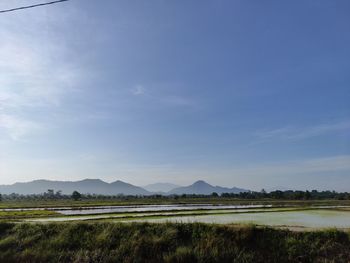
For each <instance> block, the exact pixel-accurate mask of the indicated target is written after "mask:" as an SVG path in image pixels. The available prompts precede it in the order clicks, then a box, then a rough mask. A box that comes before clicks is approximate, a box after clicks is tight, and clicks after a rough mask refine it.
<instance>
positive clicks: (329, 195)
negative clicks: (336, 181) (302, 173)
mask: <svg viewBox="0 0 350 263" xmlns="http://www.w3.org/2000/svg"><path fill="white" fill-rule="evenodd" d="M143 198H147V199H164V200H167V199H175V200H177V199H187V198H217V199H220V198H225V199H230V198H232V199H247V200H262V199H276V200H331V199H334V200H350V193H348V192H336V191H318V190H312V191H294V190H287V191H279V190H276V191H272V192H266V191H265V190H264V189H263V190H261V191H260V192H256V191H248V192H241V193H222V194H220V195H219V194H218V193H215V192H214V193H212V194H210V195H198V194H182V195H159V194H156V195H148V196H142V195H123V194H119V195H101V194H81V193H79V192H78V191H74V192H73V193H72V194H62V191H60V190H59V191H56V192H55V191H54V190H53V189H48V190H47V191H46V192H45V193H43V194H32V195H21V194H16V193H13V194H8V195H7V194H2V195H1V194H0V201H2V200H68V199H72V200H76V201H78V200H101V199H102V200H113V199H115V200H128V199H143Z"/></svg>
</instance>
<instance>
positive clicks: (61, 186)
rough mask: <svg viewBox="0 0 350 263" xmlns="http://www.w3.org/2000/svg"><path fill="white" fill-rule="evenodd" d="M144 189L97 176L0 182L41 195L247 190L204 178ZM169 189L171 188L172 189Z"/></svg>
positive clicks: (0, 188)
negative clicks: (202, 179) (82, 178)
mask: <svg viewBox="0 0 350 263" xmlns="http://www.w3.org/2000/svg"><path fill="white" fill-rule="evenodd" d="M145 188H147V189H144V188H142V187H139V186H135V185H132V184H128V183H125V182H122V181H115V182H113V183H106V182H104V181H102V180H100V179H85V180H81V181H75V182H71V181H50V180H35V181H32V182H27V183H15V184H12V185H0V193H1V194H12V193H16V194H24V195H27V194H43V193H45V192H47V190H48V189H53V190H54V191H55V192H57V191H62V194H68V195H69V194H72V193H73V191H78V192H80V193H82V194H101V195H118V194H124V195H152V194H163V195H171V194H179V195H180V194H202V195H210V194H212V193H213V192H216V193H218V194H222V193H240V192H247V191H249V190H245V189H240V188H236V187H233V188H226V187H221V186H212V185H210V184H208V183H206V182H204V181H197V182H195V183H194V184H192V185H189V186H185V187H179V186H178V185H175V184H170V183H156V184H150V185H147V186H145ZM171 189H172V190H171Z"/></svg>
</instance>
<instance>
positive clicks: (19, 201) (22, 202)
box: [0, 196, 350, 209]
mask: <svg viewBox="0 0 350 263" xmlns="http://www.w3.org/2000/svg"><path fill="white" fill-rule="evenodd" d="M146 204H154V205H156V204H226V205H229V204H231V205H245V204H256V205H259V204H260V205H264V204H265V205H274V206H275V205H277V206H279V205H281V206H287V205H288V206H289V205H292V206H310V205H350V200H335V199H324V200H278V199H269V198H265V199H239V198H232V197H212V196H205V197H198V196H194V197H189V196H186V197H174V196H173V197H164V196H161V197H153V196H152V197H136V196H132V197H115V198H114V197H108V198H102V197H101V198H87V197H84V196H83V197H82V199H80V200H78V201H74V200H73V199H72V198H71V196H69V198H67V199H57V198H55V199H51V198H46V199H45V198H43V199H35V198H33V197H21V198H11V199H9V198H3V201H2V202H1V203H0V209H1V208H45V207H76V208H79V207H86V206H108V205H146Z"/></svg>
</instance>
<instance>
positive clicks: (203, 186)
mask: <svg viewBox="0 0 350 263" xmlns="http://www.w3.org/2000/svg"><path fill="white" fill-rule="evenodd" d="M248 191H249V190H246V189H240V188H236V187H233V188H227V187H221V186H212V185H210V184H208V183H207V182H204V181H201V180H200V181H197V182H195V183H194V184H191V185H189V186H185V187H178V188H175V189H173V190H171V191H169V192H168V194H179V195H180V194H201V195H209V194H212V193H214V192H215V193H218V194H222V193H235V194H237V193H241V192H248Z"/></svg>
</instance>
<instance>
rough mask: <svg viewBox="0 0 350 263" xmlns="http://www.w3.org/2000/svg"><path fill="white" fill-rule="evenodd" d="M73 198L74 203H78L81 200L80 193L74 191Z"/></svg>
mask: <svg viewBox="0 0 350 263" xmlns="http://www.w3.org/2000/svg"><path fill="white" fill-rule="evenodd" d="M72 198H73V200H74V201H78V200H79V199H81V194H80V193H79V192H78V191H74V192H73V193H72Z"/></svg>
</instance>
